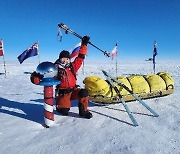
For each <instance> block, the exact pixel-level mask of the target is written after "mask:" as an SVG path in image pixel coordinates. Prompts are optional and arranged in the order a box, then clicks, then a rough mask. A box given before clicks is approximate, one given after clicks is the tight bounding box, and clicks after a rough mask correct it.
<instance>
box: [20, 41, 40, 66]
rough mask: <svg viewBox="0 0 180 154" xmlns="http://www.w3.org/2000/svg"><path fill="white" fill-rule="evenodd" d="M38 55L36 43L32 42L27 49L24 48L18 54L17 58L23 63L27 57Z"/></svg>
mask: <svg viewBox="0 0 180 154" xmlns="http://www.w3.org/2000/svg"><path fill="white" fill-rule="evenodd" d="M36 55H38V43H34V44H33V45H32V46H31V47H30V48H29V49H27V50H25V51H24V52H23V53H22V54H20V55H19V56H18V57H17V58H18V60H19V62H20V64H22V63H23V61H24V60H26V59H27V58H29V57H33V56H36Z"/></svg>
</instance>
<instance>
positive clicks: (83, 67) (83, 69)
mask: <svg viewBox="0 0 180 154" xmlns="http://www.w3.org/2000/svg"><path fill="white" fill-rule="evenodd" d="M82 73H83V75H84V61H83V67H82Z"/></svg>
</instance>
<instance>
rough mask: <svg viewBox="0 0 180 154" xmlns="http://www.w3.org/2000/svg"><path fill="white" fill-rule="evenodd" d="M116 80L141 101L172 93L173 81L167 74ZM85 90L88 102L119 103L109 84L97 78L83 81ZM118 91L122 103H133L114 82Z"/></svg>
mask: <svg viewBox="0 0 180 154" xmlns="http://www.w3.org/2000/svg"><path fill="white" fill-rule="evenodd" d="M117 80H118V81H120V82H121V83H123V84H124V85H125V86H126V87H128V89H129V90H131V91H132V93H134V94H136V95H138V97H140V98H141V99H149V98H154V97H162V96H166V95H169V94H172V93H173V91H174V80H173V78H172V76H171V75H170V74H169V73H167V72H159V73H157V74H148V75H131V76H127V77H126V76H119V77H117ZM83 83H84V84H85V89H86V90H88V92H89V96H90V100H91V101H93V102H96V103H99V104H112V103H120V102H121V100H120V99H119V97H118V95H117V93H116V92H115V90H114V89H113V88H112V87H111V86H110V84H109V83H108V82H107V81H106V80H104V79H102V78H100V77H98V76H88V77H86V78H85V79H84V81H83ZM114 84H115V85H116V87H117V88H118V89H119V92H120V94H121V95H122V97H123V99H124V101H126V102H127V101H134V100H135V98H134V97H133V96H132V95H131V94H130V93H129V92H128V91H127V90H126V89H124V88H123V87H122V86H119V85H118V84H117V83H115V82H114Z"/></svg>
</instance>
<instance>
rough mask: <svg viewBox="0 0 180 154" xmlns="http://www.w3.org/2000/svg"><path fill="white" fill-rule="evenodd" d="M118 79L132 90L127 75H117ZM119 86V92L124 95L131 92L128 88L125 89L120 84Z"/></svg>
mask: <svg viewBox="0 0 180 154" xmlns="http://www.w3.org/2000/svg"><path fill="white" fill-rule="evenodd" d="M117 80H118V81H120V82H121V83H123V84H124V85H125V86H126V87H128V88H129V90H132V87H131V84H130V83H129V81H128V79H127V78H126V77H124V76H119V77H117ZM118 88H119V92H120V94H121V95H123V96H124V95H128V94H129V92H128V91H127V90H126V89H124V88H123V87H122V86H118Z"/></svg>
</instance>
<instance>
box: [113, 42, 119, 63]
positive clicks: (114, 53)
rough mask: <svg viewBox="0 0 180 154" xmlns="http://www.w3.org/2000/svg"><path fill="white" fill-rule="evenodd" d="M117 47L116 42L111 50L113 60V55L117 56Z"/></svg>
mask: <svg viewBox="0 0 180 154" xmlns="http://www.w3.org/2000/svg"><path fill="white" fill-rule="evenodd" d="M117 47H118V45H117V43H116V45H115V47H114V49H113V50H112V51H111V57H112V60H113V58H114V57H115V56H117Z"/></svg>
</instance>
